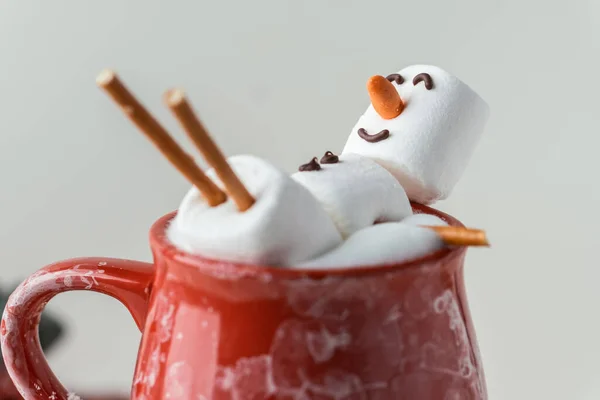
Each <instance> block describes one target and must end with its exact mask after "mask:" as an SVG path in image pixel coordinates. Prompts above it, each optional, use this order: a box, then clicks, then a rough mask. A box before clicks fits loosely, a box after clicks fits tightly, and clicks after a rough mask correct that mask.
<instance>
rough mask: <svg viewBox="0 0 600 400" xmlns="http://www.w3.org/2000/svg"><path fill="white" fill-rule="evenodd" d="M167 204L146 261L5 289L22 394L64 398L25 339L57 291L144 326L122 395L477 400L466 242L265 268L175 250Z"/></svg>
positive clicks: (39, 276)
mask: <svg viewBox="0 0 600 400" xmlns="http://www.w3.org/2000/svg"><path fill="white" fill-rule="evenodd" d="M413 208H414V209H415V212H425V213H430V214H434V215H437V216H440V217H441V218H443V219H444V220H446V221H447V222H448V223H449V224H451V225H455V226H462V224H461V223H460V222H459V221H457V220H456V219H454V218H452V217H450V216H448V215H446V214H443V213H441V212H439V211H436V210H433V209H431V208H429V207H425V206H422V205H417V204H414V205H413ZM173 216H174V214H169V215H167V216H165V217H163V218H161V219H160V220H158V221H157V222H156V223H155V224H154V226H153V227H152V229H151V232H150V242H151V247H152V251H153V255H154V264H147V263H142V262H138V261H125V260H117V259H109V258H84V259H74V260H68V261H63V262H58V263H56V264H53V265H50V266H47V267H45V268H43V269H41V270H40V271H38V272H37V273H35V274H33V275H32V276H31V277H30V278H28V279H27V280H26V281H25V282H23V283H22V284H21V285H20V286H19V288H18V289H17V290H16V291H15V292H14V293H13V294H12V296H11V297H10V300H9V302H8V305H7V306H6V310H5V312H4V316H3V320H2V326H1V338H2V351H3V354H4V359H5V362H6V366H7V369H8V371H9V373H10V375H11V377H12V379H13V380H14V382H15V384H16V386H17V387H18V389H19V391H20V393H21V394H22V395H23V396H24V397H25V399H26V400H29V399H57V400H67V399H73V398H76V397H75V396H74V395H73V394H70V393H69V392H68V391H67V390H66V389H65V388H64V387H63V386H62V385H61V384H60V382H59V381H58V379H57V378H56V376H55V375H54V374H53V373H52V371H51V370H50V368H49V366H48V364H47V362H46V360H45V359H44V356H43V354H42V351H41V349H40V345H39V342H38V338H37V324H38V321H39V317H40V313H41V311H42V309H43V307H44V305H45V304H46V303H47V302H48V301H49V300H50V299H51V298H52V297H53V296H55V295H56V294H58V293H62V292H65V291H69V290H91V291H95V292H100V293H104V294H107V295H109V296H112V297H115V298H116V299H118V300H119V301H121V302H122V303H123V304H124V305H125V306H126V307H127V308H128V309H129V311H130V312H131V314H132V316H133V318H134V319H135V321H136V323H137V325H138V326H139V328H140V329H141V330H142V332H143V335H142V340H141V345H140V349H139V353H138V360H137V365H136V369H135V375H134V381H133V386H132V392H131V398H132V399H136V400H142V399H147V400H162V399H185V400H188V399H189V400H192V399H193V400H209V399H214V400H261V399H274V400H275V399H276V400H308V399H314V400H328V399H331V400H334V399H335V400H367V399H373V400H390V399H409V400H417V399H418V400H428V399H431V400H443V399H461V400H467V399H468V400H480V399H486V398H487V394H486V387H485V380H484V375H483V369H482V366H481V360H480V356H479V351H478V348H477V341H476V337H475V332H474V330H473V325H472V321H471V317H470V313H469V309H468V306H467V300H466V294H465V288H464V281H463V264H464V257H465V253H466V249H465V248H452V249H443V250H441V251H439V252H436V253H435V254H431V255H429V256H427V257H424V258H421V259H419V260H415V261H412V262H408V263H402V264H396V265H381V266H377V267H369V268H352V269H340V270H327V271H324V270H318V271H316V270H295V269H277V268H269V267H263V266H256V265H243V264H237V263H229V262H223V261H214V260H208V259H204V258H200V257H196V256H191V255H188V254H186V253H183V252H181V251H179V250H177V249H176V248H175V247H173V246H172V245H171V244H170V243H169V242H168V240H167V239H166V237H165V229H166V227H167V225H168V223H169V221H170V220H171V219H172V218H173Z"/></svg>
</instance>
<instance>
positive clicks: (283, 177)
mask: <svg viewBox="0 0 600 400" xmlns="http://www.w3.org/2000/svg"><path fill="white" fill-rule="evenodd" d="M228 161H229V163H230V165H231V167H232V168H233V170H234V171H235V172H236V174H237V175H238V177H239V178H240V179H241V181H242V183H243V184H244V185H245V186H246V188H247V189H248V191H249V192H250V193H251V194H252V195H253V196H254V197H255V199H256V202H255V203H254V205H252V207H250V208H249V209H248V210H246V211H244V212H240V211H238V209H237V208H236V206H235V204H234V202H233V201H232V199H231V198H228V199H227V201H226V202H225V203H223V204H221V205H219V206H216V207H209V206H208V205H207V204H206V202H205V201H204V199H203V198H202V196H201V195H200V193H199V192H198V190H197V189H196V188H192V189H191V190H190V191H189V192H188V194H187V195H186V196H185V198H184V199H183V202H182V203H181V206H180V207H179V212H178V213H177V216H176V217H175V219H174V220H173V222H172V223H171V225H170V226H169V229H168V232H167V235H168V238H169V239H170V241H171V242H172V243H173V244H174V245H175V246H176V247H178V248H179V249H181V250H183V251H186V252H188V253H191V254H196V255H201V256H204V257H208V258H215V259H221V260H228V261H237V262H245V263H257V264H263V265H274V266H286V265H289V264H293V263H298V262H301V261H304V260H308V259H310V258H313V257H316V256H319V255H321V254H323V253H325V252H326V251H328V250H330V249H332V248H334V247H335V246H337V245H339V244H340V243H341V240H342V239H341V236H340V234H339V233H338V231H337V229H336V227H335V225H334V224H333V222H332V221H331V219H330V218H329V216H328V215H327V213H326V212H325V211H324V210H323V208H322V207H321V205H320V204H319V203H318V202H317V200H315V198H314V197H313V196H312V195H311V193H310V192H309V191H308V190H307V189H306V188H305V187H303V186H302V185H300V184H299V183H297V182H296V181H294V180H293V179H291V178H290V177H289V175H287V174H286V173H285V172H283V171H280V170H279V169H278V168H276V167H274V166H273V165H271V164H270V163H268V162H266V161H264V160H262V159H260V158H258V157H254V156H245V155H244V156H234V157H231V158H229V160H228ZM207 175H208V176H209V177H210V178H211V179H213V180H214V181H215V182H219V181H218V179H216V174H215V172H214V171H213V170H211V171H208V172H207Z"/></svg>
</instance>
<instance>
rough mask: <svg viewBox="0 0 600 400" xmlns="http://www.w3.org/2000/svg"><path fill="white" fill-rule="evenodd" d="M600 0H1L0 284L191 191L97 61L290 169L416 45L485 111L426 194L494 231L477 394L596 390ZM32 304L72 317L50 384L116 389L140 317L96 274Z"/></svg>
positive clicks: (91, 244) (481, 299)
mask: <svg viewBox="0 0 600 400" xmlns="http://www.w3.org/2000/svg"><path fill="white" fill-rule="evenodd" d="M599 12H600V5H598V2H597V1H596V0H589V1H587V2H586V1H584V0H571V1H568V2H566V1H565V2H561V1H549V0H527V1H482V0H462V1H449V0H444V1H442V0H438V1H433V0H419V1H368V2H367V1H352V0H332V1H317V0H315V1H292V0H290V1H283V0H265V1H241V0H240V1H218V2H217V1H173V0H171V1H168V2H167V1H163V2H160V1H155V0H152V1H150V0H136V1H133V0H127V1H124V0H103V1H75V0H72V1H66V0H60V1H59V0H54V1H51V2H50V1H41V0H38V1H12V2H7V1H5V2H2V3H1V4H0V54H1V59H0V60H1V61H0V110H1V112H0V152H1V156H0V182H1V183H2V186H1V187H2V189H1V190H2V191H1V192H0V202H1V203H0V224H1V227H2V228H1V229H0V254H2V266H1V267H0V268H1V271H2V272H1V282H2V284H3V285H7V284H9V283H11V282H15V281H17V280H21V279H23V278H24V277H25V276H26V275H28V274H30V273H32V272H33V271H34V270H36V269H38V268H39V267H41V266H43V265H44V264H46V263H49V262H51V261H54V260H57V259H63V258H68V257H74V256H83V255H103V256H114V257H127V258H136V259H142V260H149V259H150V252H149V250H148V245H147V229H148V228H149V226H150V225H151V223H152V222H153V221H154V220H155V219H156V218H157V217H159V216H160V215H162V214H164V213H166V212H168V211H171V210H172V209H175V208H176V207H177V206H178V203H179V201H180V200H181V198H182V197H183V195H184V193H185V192H186V191H187V189H188V184H187V183H186V182H185V181H184V179H183V178H182V177H181V176H179V175H178V173H177V172H176V171H175V170H174V169H173V168H172V167H171V166H170V165H168V164H167V162H166V161H164V160H163V159H162V157H161V156H160V155H159V154H158V153H157V152H156V151H155V149H154V148H153V147H152V146H151V145H150V144H149V143H148V142H147V141H146V140H145V139H144V138H143V137H142V136H141V135H140V134H139V133H138V132H137V131H136V130H135V129H134V128H133V127H132V126H131V125H130V123H129V122H128V121H127V120H126V119H125V118H124V117H123V116H122V115H121V113H120V112H118V110H117V109H116V108H115V107H114V105H113V104H112V103H110V102H109V101H108V99H107V97H106V96H105V95H104V94H103V93H101V92H100V91H99V90H98V89H97V88H96V87H95V83H94V79H95V76H96V75H97V73H98V72H99V71H100V70H102V69H103V68H105V67H112V68H115V69H117V70H118V71H119V73H120V74H121V76H122V77H123V78H124V80H125V81H126V82H127V83H128V85H129V86H130V87H131V88H132V89H133V90H134V91H135V92H136V94H137V95H138V96H139V97H140V98H141V99H142V100H143V102H144V103H145V104H146V105H148V107H149V108H150V109H151V110H152V111H154V112H155V113H156V115H157V116H158V117H159V118H160V119H161V120H162V121H163V122H164V123H165V125H166V126H167V127H168V128H170V129H171V130H172V132H173V133H174V134H175V135H176V137H177V138H178V139H180V140H182V141H183V140H184V135H183V134H182V133H181V131H180V130H179V129H177V126H176V123H175V122H174V120H173V119H172V118H171V117H170V115H169V114H168V111H166V109H165V108H164V107H163V106H162V103H161V96H162V93H163V91H164V90H166V89H167V88H169V87H172V86H180V87H184V88H185V89H187V91H188V93H189V94H190V97H191V99H192V101H193V103H194V105H195V106H196V108H197V109H199V110H200V112H201V115H202V117H203V119H204V120H205V122H206V124H207V125H208V127H209V128H210V130H211V131H212V132H213V134H214V136H215V137H216V139H217V140H218V143H219V144H220V145H221V146H222V148H223V149H224V151H225V152H226V153H227V154H230V155H233V154H238V153H253V154H257V155H259V156H264V157H267V158H269V159H270V160H272V161H273V162H274V163H276V164H278V165H280V166H282V167H284V168H286V169H288V170H290V171H291V170H293V169H294V168H295V167H296V166H297V165H299V164H300V163H302V162H305V161H306V160H308V159H309V158H310V157H311V156H312V155H314V154H317V153H321V152H323V151H324V150H327V149H331V150H341V148H342V146H343V143H344V141H345V139H346V136H347V135H348V134H349V132H350V129H351V127H352V126H353V125H354V123H355V121H356V119H357V118H358V117H359V115H360V114H361V113H362V112H363V111H364V109H365V108H366V106H367V104H368V97H367V94H366V92H365V89H364V88H365V82H366V79H367V78H368V77H369V76H371V75H373V74H387V73H390V72H394V71H396V70H398V69H400V68H401V67H403V66H405V65H409V64H415V63H431V64H436V65H439V66H441V67H443V68H445V69H447V70H449V71H451V72H453V73H454V74H456V75H457V76H459V77H461V78H462V79H463V80H464V81H466V82H467V83H468V84H469V85H471V86H472V87H473V88H474V89H475V90H476V91H478V92H479V93H480V94H481V95H482V96H483V97H484V98H485V99H486V100H487V101H488V102H489V104H490V106H491V109H492V118H491V120H490V122H489V125H488V129H487V132H486V133H485V136H484V137H483V139H482V141H481V143H480V146H479V148H478V150H477V153H476V154H475V156H474V157H473V159H472V162H471V164H470V167H469V169H468V171H467V172H466V173H465V175H464V176H463V179H462V181H461V182H460V183H459V185H458V186H457V187H456V189H455V191H454V193H453V195H452V196H451V198H450V199H449V200H447V201H445V202H442V203H439V204H438V208H440V209H442V210H444V211H447V212H449V213H451V214H453V215H455V216H457V217H459V218H460V219H462V220H463V221H464V222H465V223H466V224H468V225H471V226H474V227H482V228H485V229H487V230H488V232H489V233H490V236H491V238H492V240H493V248H492V249H490V250H471V251H470V255H469V257H468V260H467V277H466V278H467V286H468V291H469V296H470V303H471V309H472V312H473V317H474V320H475V325H476V329H477V333H478V336H479V341H480V345H481V351H482V354H483V358H484V363H485V367H486V374H487V380H488V386H489V391H490V395H491V398H492V399H511V400H512V399H597V398H600V384H598V383H597V376H598V374H599V373H600V366H599V364H598V362H597V360H598V357H599V356H600V344H598V340H597V338H598V337H600V316H599V313H598V305H599V304H600V291H598V290H597V281H598V278H599V277H600V273H599V271H598V257H597V246H598V244H599V242H598V239H597V233H598V217H597V215H596V210H594V206H595V205H596V204H597V203H598V201H599V199H600V190H599V189H598V185H597V184H595V183H596V182H597V175H596V174H597V171H598V165H599V162H598V145H599V144H600V140H599V139H598V138H599V128H600V122H599V121H600V120H599V118H598V114H599V110H598V107H599V101H598V93H599V91H600V83H599V82H598V80H597V79H596V72H597V71H598V70H599V69H600V57H599V56H598V50H599V47H600V46H599V44H598V41H597V40H596V38H597V37H599V36H598V33H599V32H598V31H599V30H600V28H599V26H600V25H599V19H600V14H599ZM185 143H186V148H188V149H191V146H189V145H188V143H187V142H185ZM49 309H51V310H54V311H55V312H56V313H61V315H62V316H63V318H64V319H65V320H66V322H67V323H68V324H69V336H70V338H69V343H68V344H67V343H66V342H67V341H63V343H62V345H61V346H60V347H59V348H56V349H55V352H53V354H52V356H51V364H52V366H53V367H54V368H55V369H56V372H57V374H58V376H59V377H61V379H62V380H63V381H64V382H65V384H66V385H67V386H69V387H70V388H72V389H76V390H81V388H84V389H92V390H93V389H99V390H100V389H102V390H107V389H111V388H115V389H123V390H127V389H128V387H129V385H130V382H131V377H132V371H133V366H134V361H135V355H136V351H137V344H138V340H139V333H138V332H137V330H136V328H135V326H134V323H133V321H132V320H131V319H130V317H129V315H128V314H127V312H126V310H125V309H124V308H122V307H121V306H120V305H119V304H118V303H117V302H116V301H114V300H112V299H108V298H104V297H101V296H99V295H94V294H91V293H70V294H65V295H61V296H59V297H58V298H56V299H55V300H53V301H52V302H51V303H50V305H49ZM594 381H596V382H594Z"/></svg>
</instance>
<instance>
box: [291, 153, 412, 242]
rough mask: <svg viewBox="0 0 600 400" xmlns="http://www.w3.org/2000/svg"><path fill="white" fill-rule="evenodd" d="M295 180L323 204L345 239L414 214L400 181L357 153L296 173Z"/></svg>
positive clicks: (293, 176)
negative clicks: (317, 168) (315, 168)
mask: <svg viewBox="0 0 600 400" xmlns="http://www.w3.org/2000/svg"><path fill="white" fill-rule="evenodd" d="M292 178H294V179H295V180H296V181H298V182H299V183H301V184H302V185H304V186H305V187H306V188H307V189H308V190H309V191H310V192H311V193H312V194H313V196H315V198H316V199H317V200H318V201H319V202H320V203H321V205H322V206H323V208H324V209H325V211H326V212H327V213H328V214H329V216H330V217H331V219H332V220H333V222H334V223H335V225H336V226H337V228H338V230H339V231H340V233H341V234H342V237H348V236H349V235H351V234H352V233H354V232H356V231H357V230H359V229H362V228H365V227H367V226H370V225H373V224H374V223H375V222H388V221H400V220H401V219H402V218H404V217H407V216H409V215H412V208H411V206H410V202H409V200H408V197H407V196H406V193H405V192H404V189H403V188H402V186H401V185H400V184H399V183H398V181H397V180H396V179H394V177H393V176H392V175H391V174H390V173H389V172H388V171H387V170H385V168H382V167H381V166H380V165H378V164H377V163H376V162H374V161H372V160H370V159H369V158H366V157H362V156H360V155H357V154H344V155H342V156H341V157H339V161H338V162H337V163H335V164H321V169H320V170H318V171H303V172H296V173H295V174H293V175H292Z"/></svg>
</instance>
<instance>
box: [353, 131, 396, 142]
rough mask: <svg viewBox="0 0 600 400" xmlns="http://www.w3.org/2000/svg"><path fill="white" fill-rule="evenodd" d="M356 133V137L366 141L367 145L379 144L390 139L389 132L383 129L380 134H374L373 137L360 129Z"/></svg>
mask: <svg viewBox="0 0 600 400" xmlns="http://www.w3.org/2000/svg"><path fill="white" fill-rule="evenodd" d="M357 133H358V136H360V137H361V138H362V139H364V140H366V141H367V142H369V143H377V142H381V141H382V140H385V139H387V138H389V137H390V131H388V130H387V129H384V130H382V131H381V132H379V133H376V134H374V135H369V133H368V132H367V131H366V130H365V129H364V128H360V129H359V130H358V132H357Z"/></svg>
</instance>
